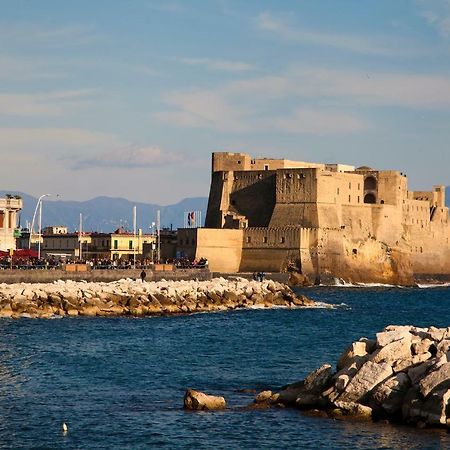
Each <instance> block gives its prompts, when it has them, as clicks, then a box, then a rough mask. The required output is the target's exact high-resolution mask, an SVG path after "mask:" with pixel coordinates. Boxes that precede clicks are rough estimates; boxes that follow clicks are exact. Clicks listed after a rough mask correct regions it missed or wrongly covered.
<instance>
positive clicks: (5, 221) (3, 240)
mask: <svg viewBox="0 0 450 450" xmlns="http://www.w3.org/2000/svg"><path fill="white" fill-rule="evenodd" d="M21 209H22V198H21V197H19V196H11V195H8V196H6V197H5V198H0V250H1V251H8V250H15V249H16V237H18V230H17V215H18V213H19V211H20V210H21Z"/></svg>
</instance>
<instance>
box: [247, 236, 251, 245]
mask: <svg viewBox="0 0 450 450" xmlns="http://www.w3.org/2000/svg"><path fill="white" fill-rule="evenodd" d="M251 242H252V238H251V236H247V244H250V243H251Z"/></svg>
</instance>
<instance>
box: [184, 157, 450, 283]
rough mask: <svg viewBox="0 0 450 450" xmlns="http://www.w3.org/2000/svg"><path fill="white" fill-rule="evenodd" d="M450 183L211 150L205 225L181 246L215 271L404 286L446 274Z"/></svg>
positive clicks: (449, 248) (189, 231) (449, 262)
mask: <svg viewBox="0 0 450 450" xmlns="http://www.w3.org/2000/svg"><path fill="white" fill-rule="evenodd" d="M449 238H450V226H449V210H448V208H447V207H446V206H445V187H444V186H435V187H434V188H433V190H431V191H427V192H417V191H415V192H414V191H408V179H407V177H406V175H404V174H403V173H401V172H398V171H380V170H375V169H372V168H370V167H359V168H355V167H353V166H349V165H342V164H319V163H317V164H316V163H307V162H301V161H291V160H286V159H252V158H251V157H250V156H249V155H247V154H242V153H213V155H212V180H211V189H210V194H209V201H208V211H207V216H206V223H205V228H199V229H183V230H179V242H178V248H179V250H180V251H181V252H182V253H184V254H186V255H187V256H190V257H201V256H203V257H206V258H208V260H209V262H210V267H211V269H212V270H217V271H225V272H239V271H241V272H253V271H259V270H264V271H272V272H278V271H284V270H287V269H288V268H289V267H295V268H296V269H297V270H298V271H300V272H301V273H303V274H305V275H307V276H309V277H310V278H312V279H313V280H316V281H319V280H320V279H322V278H323V277H325V276H331V277H337V278H342V279H344V280H348V281H355V282H364V281H371V282H387V283H401V284H408V283H410V282H411V281H412V279H413V277H415V276H416V277H417V276H425V275H446V274H450V244H449Z"/></svg>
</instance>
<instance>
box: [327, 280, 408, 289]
mask: <svg viewBox="0 0 450 450" xmlns="http://www.w3.org/2000/svg"><path fill="white" fill-rule="evenodd" d="M321 286H324V287H330V286H332V287H342V288H399V289H403V288H404V287H405V286H401V285H398V284H387V283H349V282H347V281H344V280H342V279H340V278H335V279H334V284H331V285H330V284H321Z"/></svg>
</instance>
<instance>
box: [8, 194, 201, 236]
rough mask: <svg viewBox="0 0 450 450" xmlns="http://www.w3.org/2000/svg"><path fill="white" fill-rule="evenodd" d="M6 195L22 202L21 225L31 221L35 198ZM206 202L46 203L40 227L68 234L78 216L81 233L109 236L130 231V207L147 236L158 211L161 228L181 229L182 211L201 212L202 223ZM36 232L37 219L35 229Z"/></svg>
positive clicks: (103, 200)
mask: <svg viewBox="0 0 450 450" xmlns="http://www.w3.org/2000/svg"><path fill="white" fill-rule="evenodd" d="M5 194H13V195H16V194H17V195H20V196H21V197H22V199H23V210H22V212H21V223H20V225H21V226H22V227H24V226H25V225H26V221H27V220H28V221H30V222H31V220H32V218H33V213H34V210H35V208H36V203H37V198H35V197H32V196H30V195H28V194H25V193H23V192H16V191H0V196H1V197H3V196H4V195H5ZM207 203H208V199H207V198H206V197H193V198H185V199H184V200H181V201H180V202H178V203H176V204H175V205H168V206H160V205H153V204H149V203H139V202H132V201H130V200H126V199H124V198H111V197H96V198H93V199H92V200H87V201H85V202H75V201H65V200H52V199H51V198H49V199H45V200H44V202H43V209H42V226H43V227H45V226H52V225H63V226H67V227H69V230H71V231H74V230H76V229H78V226H79V222H80V213H82V214H83V229H84V230H85V231H103V232H110V231H114V230H115V229H117V228H119V227H120V226H123V227H124V228H126V229H129V230H130V231H131V230H132V228H133V206H136V210H137V214H136V215H137V227H138V228H141V229H142V230H143V232H144V233H147V232H149V227H150V226H151V223H152V222H156V213H157V211H158V210H160V211H161V226H162V227H171V226H172V227H173V228H174V229H175V228H181V227H183V221H184V212H185V211H201V213H202V221H203V222H204V220H205V215H206V208H207ZM35 229H37V218H36V226H35Z"/></svg>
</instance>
